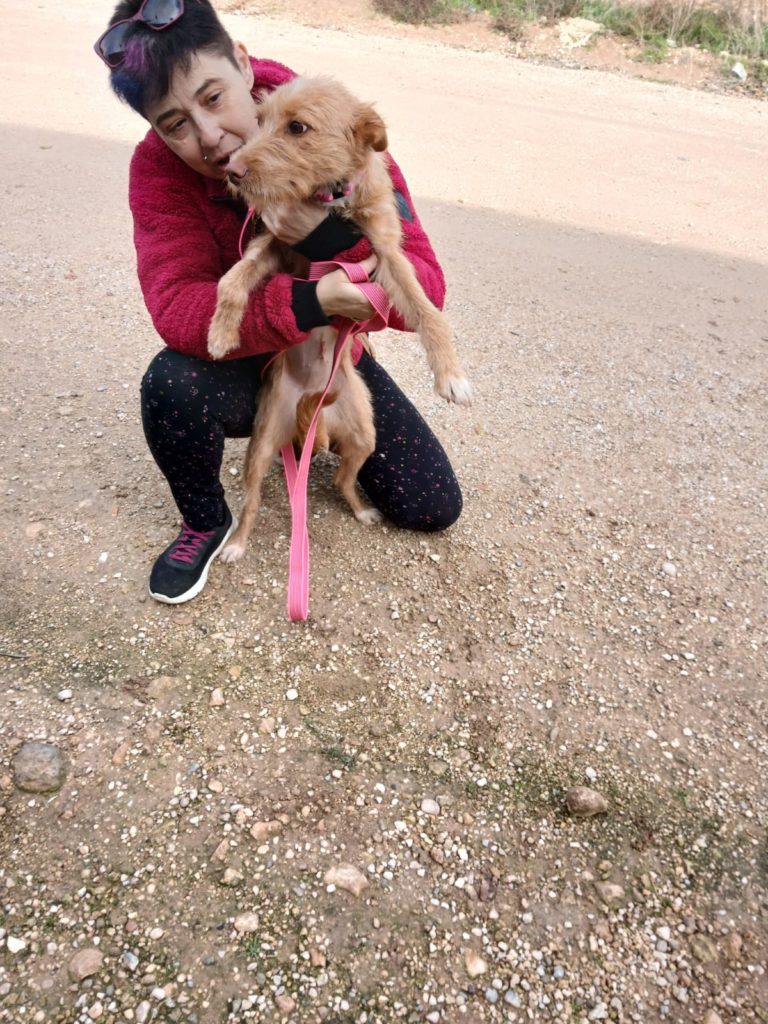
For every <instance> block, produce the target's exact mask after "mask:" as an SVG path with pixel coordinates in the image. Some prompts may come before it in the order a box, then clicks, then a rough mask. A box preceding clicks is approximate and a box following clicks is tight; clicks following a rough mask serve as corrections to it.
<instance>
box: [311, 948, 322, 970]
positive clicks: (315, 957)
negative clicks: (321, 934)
mask: <svg viewBox="0 0 768 1024" xmlns="http://www.w3.org/2000/svg"><path fill="white" fill-rule="evenodd" d="M309 962H310V963H311V964H312V966H313V967H325V964H326V959H325V953H323V952H322V950H319V949H310V951H309Z"/></svg>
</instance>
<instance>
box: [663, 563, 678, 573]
mask: <svg viewBox="0 0 768 1024" xmlns="http://www.w3.org/2000/svg"><path fill="white" fill-rule="evenodd" d="M661 571H662V572H663V573H664V575H665V576H677V566H676V565H675V563H674V562H665V563H664V564H663V565H662V567H661Z"/></svg>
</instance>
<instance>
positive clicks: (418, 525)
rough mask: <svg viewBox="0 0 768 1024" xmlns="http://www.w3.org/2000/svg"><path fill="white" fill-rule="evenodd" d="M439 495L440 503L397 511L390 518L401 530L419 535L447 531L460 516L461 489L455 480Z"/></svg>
mask: <svg viewBox="0 0 768 1024" xmlns="http://www.w3.org/2000/svg"><path fill="white" fill-rule="evenodd" d="M441 493H442V497H441V500H440V501H437V502H434V501H433V502H425V503H420V504H419V505H416V506H413V507H409V508H401V509H398V510H397V512H396V513H395V514H394V515H391V516H390V518H391V519H392V521H393V522H394V524H395V525H396V526H399V527H400V528H401V529H403V530H417V531H419V532H420V533H440V532H441V531H442V530H447V529H448V527H449V526H453V524H454V523H455V522H456V520H457V519H458V518H459V516H460V515H461V511H462V508H463V505H464V501H463V498H462V495H461V488H460V487H459V484H458V481H456V480H455V479H454V480H453V481H451V486H450V487H447V488H446V489H445V490H444V491H442V492H441Z"/></svg>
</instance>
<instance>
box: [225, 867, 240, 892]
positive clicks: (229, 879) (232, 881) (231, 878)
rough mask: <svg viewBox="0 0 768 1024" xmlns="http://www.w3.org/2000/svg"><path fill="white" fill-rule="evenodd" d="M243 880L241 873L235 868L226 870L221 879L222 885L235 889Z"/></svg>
mask: <svg viewBox="0 0 768 1024" xmlns="http://www.w3.org/2000/svg"><path fill="white" fill-rule="evenodd" d="M242 880H243V875H242V873H241V872H240V871H236V870H235V868H225V870H224V874H223V875H222V877H221V884H222V885H227V886H230V888H234V887H235V886H237V885H240V883H241V882H242Z"/></svg>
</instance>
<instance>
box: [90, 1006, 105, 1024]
mask: <svg viewBox="0 0 768 1024" xmlns="http://www.w3.org/2000/svg"><path fill="white" fill-rule="evenodd" d="M103 1015H104V1005H103V1003H99V1002H96V1003H94V1004H93V1006H92V1007H91V1008H90V1009H89V1010H88V1016H89V1017H90V1018H91V1020H99V1019H100V1018H101V1017H102V1016H103Z"/></svg>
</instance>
